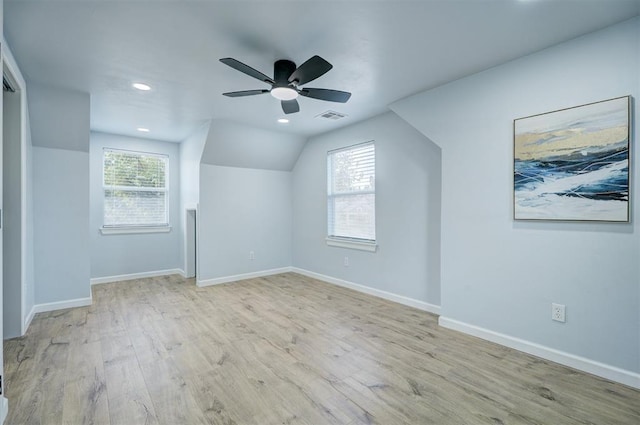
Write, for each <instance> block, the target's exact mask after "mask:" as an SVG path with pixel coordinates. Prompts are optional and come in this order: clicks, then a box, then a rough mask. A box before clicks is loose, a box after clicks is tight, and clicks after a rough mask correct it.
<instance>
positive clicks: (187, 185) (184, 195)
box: [180, 122, 211, 277]
mask: <svg viewBox="0 0 640 425" xmlns="http://www.w3.org/2000/svg"><path fill="white" fill-rule="evenodd" d="M210 125H211V123H210V122H208V123H206V124H205V125H203V126H202V127H200V128H199V129H198V130H197V131H196V132H195V133H194V134H192V135H191V136H190V137H187V138H186V139H185V140H183V141H182V143H180V238H181V240H182V245H181V246H182V248H181V250H180V264H181V265H182V270H183V271H184V272H185V275H186V276H188V277H191V276H196V275H197V273H196V270H195V269H196V268H197V267H194V262H193V261H191V260H192V259H193V257H195V256H196V255H197V252H196V248H195V246H194V245H193V244H191V243H190V241H191V238H190V237H189V238H187V237H186V236H187V235H186V232H187V215H186V214H187V212H186V210H187V209H191V210H194V209H197V206H198V203H199V202H200V160H201V159H202V152H203V151H204V147H205V144H206V142H207V137H208V135H209V127H210ZM190 214H193V213H190ZM197 219H198V218H197V217H196V220H197ZM197 263H198V261H197V259H196V265H197ZM196 277H197V276H196Z"/></svg>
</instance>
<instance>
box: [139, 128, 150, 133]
mask: <svg viewBox="0 0 640 425" xmlns="http://www.w3.org/2000/svg"><path fill="white" fill-rule="evenodd" d="M137 130H138V131H139V132H141V133H148V132H149V129H148V128H144V127H138V128H137Z"/></svg>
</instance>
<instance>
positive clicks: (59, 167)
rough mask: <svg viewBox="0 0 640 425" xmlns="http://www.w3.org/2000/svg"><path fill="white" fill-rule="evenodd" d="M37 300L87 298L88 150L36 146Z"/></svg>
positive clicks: (35, 250) (46, 301) (41, 302)
mask: <svg viewBox="0 0 640 425" xmlns="http://www.w3.org/2000/svg"><path fill="white" fill-rule="evenodd" d="M33 199H34V258H35V264H34V266H35V267H34V269H35V270H34V274H35V283H36V286H35V303H36V304H49V303H60V302H69V301H74V300H86V299H88V298H89V297H90V296H91V291H90V284H89V270H90V267H89V265H90V256H89V153H88V152H78V151H71V150H64V149H50V148H42V147H34V148H33Z"/></svg>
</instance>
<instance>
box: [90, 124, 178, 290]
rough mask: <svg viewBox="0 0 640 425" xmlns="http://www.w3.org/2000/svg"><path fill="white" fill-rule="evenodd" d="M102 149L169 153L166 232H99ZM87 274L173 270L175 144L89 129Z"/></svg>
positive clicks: (102, 275)
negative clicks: (167, 227) (89, 190)
mask: <svg viewBox="0 0 640 425" xmlns="http://www.w3.org/2000/svg"><path fill="white" fill-rule="evenodd" d="M103 148H114V149H126V150H132V151H139V152H149V153H157V154H164V155H168V156H169V225H170V226H171V231H169V232H166V233H132V234H108V235H103V234H102V233H101V232H100V229H101V228H102V225H103V211H104V210H103V207H104V196H103V190H102V151H103ZM90 157H91V166H90V169H91V196H90V202H91V224H90V233H91V277H92V278H106V277H113V276H121V275H130V274H136V273H153V272H163V271H167V270H169V271H175V270H179V269H181V267H182V264H181V262H180V255H181V249H180V246H181V239H180V220H181V215H180V212H179V204H180V183H179V181H180V161H179V146H178V144H177V143H170V142H159V141H155V140H148V139H139V138H133V137H126V136H118V135H114V134H107V133H98V132H91V150H90Z"/></svg>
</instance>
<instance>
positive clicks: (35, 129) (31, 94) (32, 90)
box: [28, 82, 90, 152]
mask: <svg viewBox="0 0 640 425" xmlns="http://www.w3.org/2000/svg"><path fill="white" fill-rule="evenodd" d="M28 99H29V100H28V102H29V111H30V114H31V118H32V120H31V123H32V129H31V132H32V135H33V144H34V146H41V147H46V148H54V149H67V150H76V151H82V152H89V131H90V121H89V111H90V103H89V102H90V100H89V95H88V94H87V93H82V92H79V91H75V90H68V89H62V88H58V87H51V86H48V85H44V84H38V83H35V82H30V83H29V91H28Z"/></svg>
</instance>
